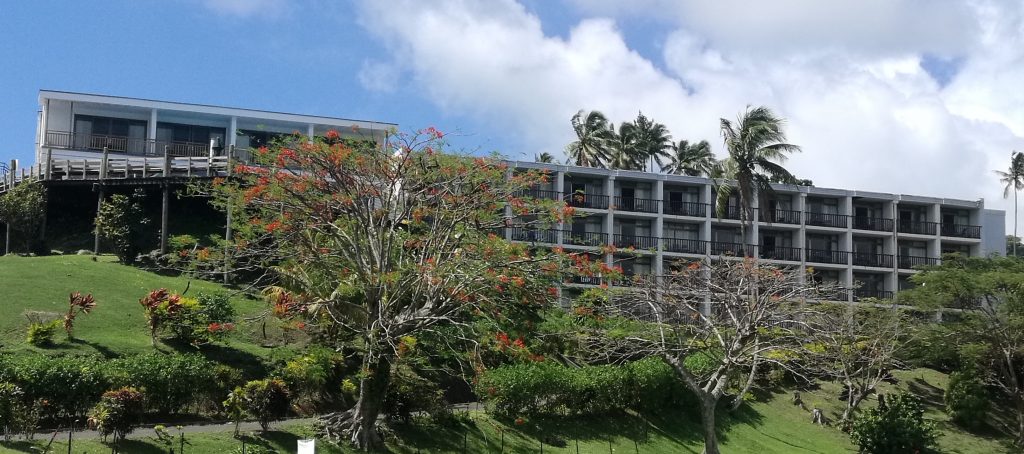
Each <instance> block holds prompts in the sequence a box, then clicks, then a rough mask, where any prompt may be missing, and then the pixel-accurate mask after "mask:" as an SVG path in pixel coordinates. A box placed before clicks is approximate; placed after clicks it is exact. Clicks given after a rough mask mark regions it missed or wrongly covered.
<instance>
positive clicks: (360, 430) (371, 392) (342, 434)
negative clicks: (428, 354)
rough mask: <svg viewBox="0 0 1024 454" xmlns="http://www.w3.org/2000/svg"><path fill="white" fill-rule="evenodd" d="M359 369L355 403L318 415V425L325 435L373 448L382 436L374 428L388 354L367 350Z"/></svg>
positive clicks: (380, 444) (379, 444) (384, 388)
mask: <svg viewBox="0 0 1024 454" xmlns="http://www.w3.org/2000/svg"><path fill="white" fill-rule="evenodd" d="M363 372H364V375H363V377H362V378H361V379H360V380H359V398H358V399H357V400H356V404H355V406H353V407H352V408H351V409H349V410H347V411H344V412H341V413H333V414H330V415H326V416H323V417H321V418H320V421H318V426H319V427H320V431H321V432H323V434H324V435H325V436H327V437H328V438H333V439H338V438H347V439H348V440H349V441H350V442H351V443H352V444H353V445H354V446H355V447H357V448H358V449H360V450H362V451H373V450H376V449H381V448H383V447H384V440H383V439H382V438H381V436H380V433H379V432H378V431H377V419H378V418H379V417H380V413H381V409H382V408H383V406H384V396H385V394H387V390H388V384H389V383H390V381H391V358H390V357H388V356H377V355H374V354H367V355H366V357H364V359H363Z"/></svg>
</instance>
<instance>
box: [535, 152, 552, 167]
mask: <svg viewBox="0 0 1024 454" xmlns="http://www.w3.org/2000/svg"><path fill="white" fill-rule="evenodd" d="M533 160H534V161H537V162H543V163H547V164H552V163H554V162H555V157H554V156H552V155H551V153H548V152H546V151H545V152H543V153H541V154H539V155H534V156H533Z"/></svg>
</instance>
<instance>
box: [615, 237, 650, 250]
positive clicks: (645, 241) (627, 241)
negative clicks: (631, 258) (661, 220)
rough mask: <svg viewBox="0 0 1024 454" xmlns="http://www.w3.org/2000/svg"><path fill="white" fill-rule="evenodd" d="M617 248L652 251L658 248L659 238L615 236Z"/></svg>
mask: <svg viewBox="0 0 1024 454" xmlns="http://www.w3.org/2000/svg"><path fill="white" fill-rule="evenodd" d="M614 240H615V243H614V244H615V247H617V248H630V247H631V248H634V249H642V250H650V249H657V248H658V238H656V237H653V236H641V235H622V234H615V235H614Z"/></svg>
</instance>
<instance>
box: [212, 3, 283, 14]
mask: <svg viewBox="0 0 1024 454" xmlns="http://www.w3.org/2000/svg"><path fill="white" fill-rule="evenodd" d="M202 2H203V5H204V6H206V7H207V8H209V9H211V10H213V11H215V12H217V13H219V14H224V15H228V16H239V17H252V16H276V15H279V14H282V13H284V12H285V11H286V10H287V7H288V1H287V0H202Z"/></svg>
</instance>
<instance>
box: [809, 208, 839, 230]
mask: <svg viewBox="0 0 1024 454" xmlns="http://www.w3.org/2000/svg"><path fill="white" fill-rule="evenodd" d="M804 216H805V220H804V223H805V224H807V225H815V226H819V227H837V228H841V229H845V228H846V227H847V226H848V225H849V218H850V216H847V215H845V214H831V213H814V212H807V213H805V214H804Z"/></svg>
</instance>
